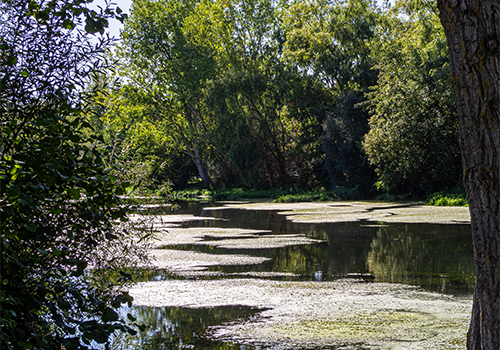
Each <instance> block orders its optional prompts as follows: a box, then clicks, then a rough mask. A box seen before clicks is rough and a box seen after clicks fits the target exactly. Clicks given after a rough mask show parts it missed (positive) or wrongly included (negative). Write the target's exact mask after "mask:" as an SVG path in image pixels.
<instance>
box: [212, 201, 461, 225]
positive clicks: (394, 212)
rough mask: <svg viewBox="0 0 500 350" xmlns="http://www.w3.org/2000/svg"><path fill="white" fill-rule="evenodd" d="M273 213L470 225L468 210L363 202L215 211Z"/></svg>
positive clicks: (315, 219) (305, 218) (314, 219)
mask: <svg viewBox="0 0 500 350" xmlns="http://www.w3.org/2000/svg"><path fill="white" fill-rule="evenodd" d="M223 208H233V209H243V210H244V209H249V210H276V211H279V214H282V215H285V216H286V217H287V219H288V220H291V221H293V222H304V223H327V222H354V221H362V220H366V221H374V222H387V223H436V224H453V223H459V224H464V223H470V214H469V208H468V207H438V206H429V205H421V204H419V203H413V204H395V203H380V202H366V201H339V202H304V203H268V202H258V203H251V202H248V203H240V204H225V205H224V206H223V207H218V208H205V209H206V210H221V209H223Z"/></svg>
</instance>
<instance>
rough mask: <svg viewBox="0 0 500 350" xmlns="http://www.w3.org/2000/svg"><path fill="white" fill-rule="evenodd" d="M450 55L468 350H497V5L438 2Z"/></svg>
mask: <svg viewBox="0 0 500 350" xmlns="http://www.w3.org/2000/svg"><path fill="white" fill-rule="evenodd" d="M438 7H439V10H440V17H441V23H442V24H443V27H444V29H445V32H446V36H447V39H448V47H449V49H450V58H451V69H452V81H453V85H454V89H455V97H456V104H457V111H458V118H459V125H460V146H461V148H462V159H463V167H464V185H465V188H466V190H467V198H468V200H469V208H470V213H471V222H472V234H473V243H474V258H475V261H476V289H475V291H474V302H473V307H472V319H471V323H470V328H469V333H468V335H467V348H468V349H469V350H472V349H473V350H479V349H482V350H498V349H500V1H499V0H438Z"/></svg>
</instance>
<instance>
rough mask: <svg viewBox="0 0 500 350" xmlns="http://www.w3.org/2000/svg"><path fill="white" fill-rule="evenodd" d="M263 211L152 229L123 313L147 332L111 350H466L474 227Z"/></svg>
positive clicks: (209, 212) (179, 218)
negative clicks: (149, 262) (147, 266)
mask: <svg viewBox="0 0 500 350" xmlns="http://www.w3.org/2000/svg"><path fill="white" fill-rule="evenodd" d="M346 207H347V210H346V211H345V212H347V213H349V212H350V211H351V208H350V207H349V206H348V204H346ZM262 208H263V207H262V206H261V207H260V208H256V209H252V208H251V207H250V208H248V207H247V208H235V207H234V206H222V205H221V204H210V203H197V202H192V203H181V207H180V209H179V210H177V211H175V212H173V213H170V214H167V215H163V216H161V217H160V218H159V219H155V230H156V231H158V232H159V237H160V238H159V239H158V241H157V242H156V243H155V249H154V250H153V253H152V256H153V257H154V258H155V263H154V269H153V270H152V271H148V272H147V273H144V274H143V275H142V276H140V277H139V279H140V280H141V282H138V283H137V285H136V286H134V287H133V288H132V289H131V295H133V296H134V298H135V302H134V306H133V307H132V308H131V309H128V308H124V309H123V312H124V314H125V313H126V312H131V313H132V314H134V315H135V316H136V317H137V319H138V320H139V322H140V323H143V324H145V325H146V330H145V331H143V332H140V333H139V334H138V335H137V336H134V337H126V336H120V337H117V338H116V339H115V342H114V343H115V348H123V349H136V348H143V349H183V348H186V349H187V348H189V349H386V348H387V349H399V348H400V349H428V348H433V349H463V348H464V346H465V345H464V344H465V333H466V330H467V324H468V318H469V317H470V316H469V315H470V305H471V296H472V293H473V288H474V263H473V259H472V245H471V231H470V224H466V223H453V224H450V223H446V224H444V223H411V222H410V223H408V222H397V220H396V222H394V220H392V222H384V221H377V220H366V219H363V217H361V219H360V218H357V219H356V220H350V221H349V222H342V220H333V222H332V220H329V222H321V221H322V220H319V221H320V222H313V223H311V222H300V220H299V221H298V222H297V221H296V220H292V219H291V218H290V216H287V215H283V212H282V211H280V210H279V209H277V208H273V209H275V210H269V208H265V204H264V209H262ZM352 208H355V207H352ZM356 208H357V207H356ZM352 210H353V211H355V209H352ZM365 211H366V210H365ZM369 211H370V210H368V211H366V212H369ZM372 211H373V210H372ZM394 213H396V214H398V212H396V211H394V210H392V211H391V212H390V213H389V214H390V215H394ZM410 215H414V214H410ZM306 221H307V220H306ZM325 221H326V220H325ZM386 221H391V220H386ZM403 221H404V220H403ZM430 221H432V220H430Z"/></svg>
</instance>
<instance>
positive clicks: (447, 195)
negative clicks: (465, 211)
mask: <svg viewBox="0 0 500 350" xmlns="http://www.w3.org/2000/svg"><path fill="white" fill-rule="evenodd" d="M427 205H436V206H453V207H468V206H469V204H468V203H467V198H466V196H465V193H463V192H445V191H441V192H436V193H433V194H431V195H430V196H428V197H427Z"/></svg>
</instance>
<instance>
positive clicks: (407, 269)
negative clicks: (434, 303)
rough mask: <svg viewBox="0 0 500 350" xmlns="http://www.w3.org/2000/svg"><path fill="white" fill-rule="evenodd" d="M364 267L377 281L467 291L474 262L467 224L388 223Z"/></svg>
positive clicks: (378, 234)
mask: <svg viewBox="0 0 500 350" xmlns="http://www.w3.org/2000/svg"><path fill="white" fill-rule="evenodd" d="M367 266H368V269H369V271H370V272H371V273H372V274H374V275H375V277H376V278H377V280H380V281H388V282H395V283H408V284H416V285H421V286H428V287H430V288H431V289H433V290H439V291H441V292H446V291H448V292H450V291H451V290H452V289H455V291H457V290H458V291H461V292H470V291H472V289H473V284H474V279H473V276H474V263H473V259H472V244H471V236H470V226H468V225H432V226H431V225H390V226H386V227H381V228H380V229H379V230H378V233H377V237H376V238H375V239H374V240H373V242H372V244H371V251H370V252H369V253H368V257H367Z"/></svg>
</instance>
